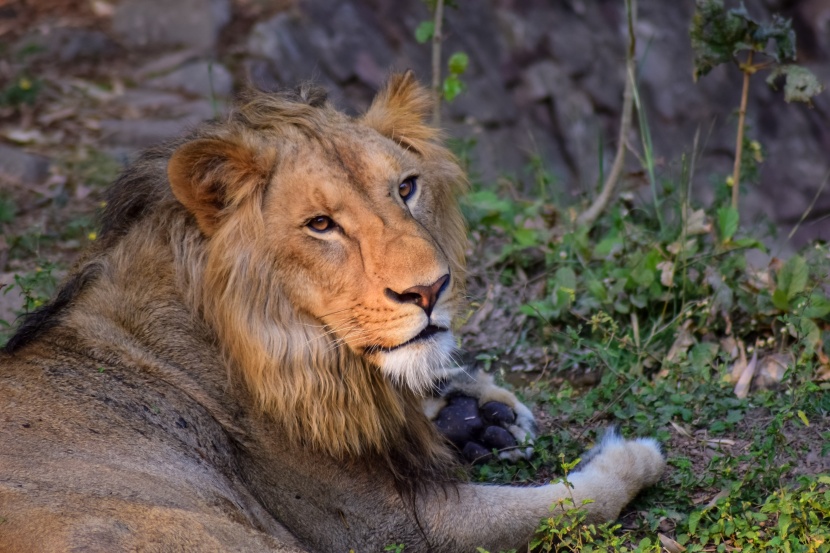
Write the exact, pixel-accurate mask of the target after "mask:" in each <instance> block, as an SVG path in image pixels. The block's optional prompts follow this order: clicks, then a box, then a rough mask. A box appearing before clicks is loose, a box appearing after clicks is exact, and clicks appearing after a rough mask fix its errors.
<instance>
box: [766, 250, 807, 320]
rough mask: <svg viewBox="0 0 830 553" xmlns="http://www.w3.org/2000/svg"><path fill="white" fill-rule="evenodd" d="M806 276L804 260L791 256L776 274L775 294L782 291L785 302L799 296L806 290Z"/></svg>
mask: <svg viewBox="0 0 830 553" xmlns="http://www.w3.org/2000/svg"><path fill="white" fill-rule="evenodd" d="M808 275H809V271H808V269H807V262H805V261H804V258H803V257H801V256H800V255H794V256H792V257H791V258H790V259H789V261H787V262H786V263H785V264H784V266H783V267H781V270H780V271H779V272H778V278H777V279H776V285H777V286H776V288H777V289H776V292H777V291H778V290H783V292H784V293H785V294H786V298H787V300H791V299H793V297H795V295H796V294H800V293H801V292H803V291H804V288H806V286H807V277H808ZM773 301H775V300H774V299H773ZM776 307H777V306H776Z"/></svg>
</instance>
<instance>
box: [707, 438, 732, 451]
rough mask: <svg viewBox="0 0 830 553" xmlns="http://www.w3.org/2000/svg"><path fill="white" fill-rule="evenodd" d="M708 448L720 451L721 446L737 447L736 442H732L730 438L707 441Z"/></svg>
mask: <svg viewBox="0 0 830 553" xmlns="http://www.w3.org/2000/svg"><path fill="white" fill-rule="evenodd" d="M706 445H707V447H709V448H711V449H718V448H720V447H721V446H724V445H728V446H733V445H735V440H730V439H728V438H712V439H710V440H706Z"/></svg>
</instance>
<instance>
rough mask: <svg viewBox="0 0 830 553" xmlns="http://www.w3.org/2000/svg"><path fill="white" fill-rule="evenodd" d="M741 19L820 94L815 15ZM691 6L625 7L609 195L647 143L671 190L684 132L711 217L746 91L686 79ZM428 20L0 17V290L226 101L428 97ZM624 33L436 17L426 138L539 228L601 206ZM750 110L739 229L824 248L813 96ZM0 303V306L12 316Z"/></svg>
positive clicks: (66, 255) (284, 15)
mask: <svg viewBox="0 0 830 553" xmlns="http://www.w3.org/2000/svg"><path fill="white" fill-rule="evenodd" d="M433 4H434V2H433ZM454 4H455V5H454ZM746 5H747V8H748V10H749V11H750V13H751V14H752V15H753V16H755V17H757V18H759V19H762V20H768V19H769V18H770V14H771V13H773V12H777V13H781V14H782V15H784V16H785V17H787V18H791V19H792V22H793V28H794V29H795V31H796V33H797V36H798V41H797V51H798V57H799V62H800V63H802V64H804V65H806V66H807V67H809V68H810V69H811V70H812V71H813V72H814V73H815V74H816V75H817V76H818V78H819V80H820V81H821V82H823V83H826V82H828V81H830V0H763V1H762V0H750V1H749V2H747V3H746ZM694 8H695V4H694V2H693V1H691V0H684V1H678V2H665V1H662V0H641V1H640V2H639V8H638V14H637V23H636V28H635V34H636V37H637V42H636V51H637V61H638V78H639V86H638V90H639V94H640V101H641V105H642V107H643V109H642V110H641V111H642V115H643V116H644V117H645V119H638V118H637V117H635V119H634V125H633V127H632V130H631V133H630V136H629V142H630V146H631V148H630V149H631V151H632V152H633V153H632V154H629V155H628V157H627V162H626V169H625V171H624V173H623V177H622V179H621V184H620V186H619V191H620V192H621V193H622V194H623V195H624V197H625V198H626V201H630V202H633V203H634V204H635V205H636V202H637V201H638V198H648V197H650V194H651V192H650V183H649V178H648V175H647V174H646V171H645V170H644V166H643V163H642V159H638V155H639V156H640V158H642V155H643V154H642V153H640V154H637V153H636V152H637V151H641V152H642V150H643V147H642V143H641V141H640V135H641V133H639V130H638V127H639V126H643V125H647V126H648V129H649V132H650V134H651V138H652V142H653V152H652V154H653V162H654V170H655V175H656V179H657V180H658V182H663V183H676V182H678V181H681V180H683V178H684V177H683V174H684V171H685V172H688V169H689V160H690V159H691V158H692V153H693V150H694V148H695V136H696V135H697V136H698V139H697V146H696V148H697V149H696V150H694V152H695V155H694V159H695V160H696V161H695V163H694V164H692V165H693V167H694V176H693V179H692V187H691V188H692V190H691V194H692V197H693V198H695V201H696V202H699V205H703V206H706V205H711V204H712V202H716V203H717V202H720V201H721V200H719V199H718V198H720V199H723V198H724V197H726V196H727V195H728V187H727V186H726V184H725V182H726V179H727V177H728V176H729V175H730V174H731V172H732V163H733V156H734V151H735V129H736V126H737V116H736V113H737V107H738V105H739V103H740V96H741V81H742V76H741V73H740V71H739V70H738V68H737V67H736V66H735V65H722V66H719V67H717V68H715V69H714V70H713V71H712V72H711V73H710V74H708V75H706V76H704V77H702V78H701V79H700V80H699V81H698V82H697V83H695V82H694V81H693V78H692V74H693V69H692V68H693V63H692V61H693V53H692V49H691V45H690V40H689V27H690V24H691V20H692V14H693V12H694ZM431 20H432V12H431V7H430V5H429V4H428V3H427V2H424V1H419V0H411V1H408V2H401V1H399V0H176V1H171V0H0V45H1V48H2V50H0V53H1V54H2V55H0V230H2V234H3V236H0V274H3V275H5V277H8V278H5V280H6V281H9V282H10V281H11V280H10V279H11V275H12V274H13V273H17V272H19V271H20V270H23V269H25V270H32V269H33V268H35V267H34V266H30V265H33V263H35V261H34V260H38V259H47V258H48V259H50V260H55V261H56V262H57V263H58V264H60V263H61V262H67V261H68V260H69V259H71V258H72V257H73V256H74V255H75V252H76V251H77V250H78V249H79V247H80V246H82V245H83V244H84V243H86V242H88V241H89V240H91V239H94V236H95V210H96V209H98V208H99V207H100V202H101V201H102V199H103V189H104V187H105V186H106V184H107V183H108V182H110V181H111V180H112V179H113V178H114V176H115V175H116V174H117V173H118V171H119V170H120V168H121V167H123V165H124V164H125V163H127V162H128V161H129V160H130V159H131V158H133V157H134V156H135V155H136V153H137V152H138V151H140V150H141V149H142V148H144V147H146V146H149V145H151V144H154V143H157V142H159V141H161V140H164V139H167V138H170V137H173V136H176V135H178V134H180V133H182V132H183V131H184V130H185V129H186V128H187V127H188V126H192V125H194V124H196V123H198V122H199V121H201V120H204V119H209V118H212V117H216V116H218V115H219V114H221V112H222V110H223V109H224V107H225V106H226V104H227V102H228V101H229V100H230V98H231V97H232V96H233V94H234V92H235V91H237V90H240V89H241V88H243V87H246V86H256V87H260V88H266V89H273V88H277V87H286V86H288V87H290V86H294V85H296V84H297V83H298V82H300V81H305V80H313V81H316V82H318V83H320V84H322V85H324V86H326V87H327V88H328V89H329V90H330V97H331V98H332V100H333V101H334V102H335V103H336V104H337V105H338V106H340V107H342V108H344V109H346V110H348V111H350V112H354V113H359V112H360V111H361V110H363V109H365V108H366V106H367V105H368V103H369V101H370V100H371V98H372V96H373V94H374V91H375V90H376V89H377V88H378V87H379V86H380V85H381V83H382V82H383V81H384V79H385V77H386V75H387V74H388V73H389V72H390V71H391V70H404V69H413V70H414V71H415V72H416V74H417V75H418V76H419V78H420V79H421V80H422V81H423V82H424V83H425V84H429V82H430V80H431V78H432V69H431V55H432V49H431V45H430V43H429V41H427V42H426V43H422V42H419V41H418V40H417V39H416V35H418V32H419V31H418V30H419V28H420V27H422V26H423V24H424V22H428V21H431ZM626 21H627V20H626V12H625V4H624V2H623V1H622V0H595V1H585V0H563V1H557V2H551V1H547V0H477V1H475V2H465V1H462V0H457V2H455V3H453V2H449V3H448V5H447V7H446V9H445V18H444V28H443V32H442V35H443V43H442V57H443V60H442V66H443V67H444V71H445V72H446V61H447V60H448V59H450V57H451V56H452V55H453V54H454V53H455V52H463V53H464V54H466V56H467V66H466V69H465V71H464V73H463V74H462V75H461V77H460V79H461V81H462V83H463V85H462V86H463V91H462V92H461V93H460V94H459V95H458V97H457V98H456V99H454V100H453V101H452V102H445V103H444V104H443V106H442V111H443V119H442V125H443V126H444V127H445V128H446V129H447V133H448V136H449V137H450V138H451V141H452V144H453V147H454V148H455V149H456V150H457V151H458V153H459V155H461V157H462V158H463V160H464V161H465V163H468V169H469V172H470V174H471V177H472V180H473V183H474V185H475V186H476V187H478V188H487V189H491V190H494V191H495V192H496V193H497V194H499V195H500V196H502V197H508V198H513V199H515V198H517V197H530V198H532V197H533V196H534V195H538V194H539V188H538V186H539V182H540V180H541V181H542V182H543V184H544V186H545V191H544V193H545V194H549V195H550V197H549V198H546V201H549V204H550V205H549V206H547V207H546V211H545V216H546V217H547V218H548V220H551V219H558V220H563V219H567V218H568V217H569V216H570V217H572V213H573V212H575V211H578V210H581V209H582V207H584V206H585V205H586V204H587V202H588V201H590V199H591V198H593V197H594V196H595V195H596V192H597V190H598V189H599V187H600V185H601V181H602V178H603V177H604V176H605V173H607V171H608V170H609V167H610V166H611V163H612V160H613V157H614V153H615V149H616V143H617V138H618V133H619V126H620V111H621V106H622V97H623V88H624V83H625V57H626V48H627V45H628V32H627V26H626ZM421 38H423V37H421ZM749 98H750V99H749V106H748V116H747V138H748V140H751V141H755V142H756V150H755V151H753V152H752V157H754V160H755V163H754V165H755V166H756V167H757V169H758V170H757V171H754V172H753V173H754V174H752V175H750V176H749V178H746V179H745V183H744V186H745V187H746V193H744V194H743V196H742V199H741V203H740V209H741V224H742V225H743V226H744V228H747V225H749V227H748V228H752V229H755V230H753V231H752V232H753V235H754V236H756V237H762V238H763V239H764V240H766V241H767V243H769V244H774V251H773V252H772V253H773V255H786V252H787V251H791V250H793V249H795V248H797V247H800V246H801V245H803V244H805V243H807V242H808V241H810V240H812V239H814V238H827V237H828V236H830V220H828V219H827V216H828V214H830V193H826V192H825V191H824V190H823V188H822V186H823V183H825V182H826V180H827V175H828V169H830V161H829V160H830V156H828V153H830V125H828V118H830V97H828V94H827V93H824V94H820V95H818V96H817V97H816V98H815V99H814V101H813V103H812V105H811V106H809V105H805V104H795V103H794V104H788V103H786V102H785V101H784V99H783V95H782V94H781V92H780V91H778V92H776V91H773V90H772V89H770V88H769V87H768V86H767V85H766V84H765V82H764V78H763V77H761V78H757V79H753V81H752V84H751V90H750V95H749ZM666 186H667V189H666V193H667V195H668V196H669V198H671V196H672V195H673V194H675V193H677V190H676V188H675V189H674V190H671V187H672V185H670V184H666ZM642 201H647V200H642ZM717 205H719V204H717ZM569 209H571V210H572V211H570V212H569V211H568V210H569ZM805 214H806V216H805ZM802 218H803V221H801V223H800V224H798V223H799V221H800V220H801V219H802ZM753 225H754V226H753ZM795 226H797V229H796V232H795V233H794V235H793V236H792V238H791V239H789V240H787V239H786V238H787V235H788V233H789V232H790V230H791V229H792V228H793V227H795ZM771 231H772V233H770V232H771ZM775 231H777V234H776V232H775ZM764 262H766V261H764ZM17 288H18V290H20V287H19V286H18V287H17ZM11 296H12V297H11V298H5V299H2V301H3V302H5V303H11V304H15V305H16V304H17V302H19V301H20V298H19V297H16V294H14V293H13V294H11ZM0 310H2V309H0ZM2 318H3V317H0V319H2Z"/></svg>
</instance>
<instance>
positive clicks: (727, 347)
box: [720, 336, 738, 380]
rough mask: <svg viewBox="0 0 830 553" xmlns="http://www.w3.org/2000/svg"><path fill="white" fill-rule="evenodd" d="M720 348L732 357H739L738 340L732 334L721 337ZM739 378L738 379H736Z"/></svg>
mask: <svg viewBox="0 0 830 553" xmlns="http://www.w3.org/2000/svg"><path fill="white" fill-rule="evenodd" d="M720 349H721V350H723V352H724V353H725V354H726V355H728V356H729V358H730V359H735V358H736V357H738V342H737V341H735V338H733V337H732V336H727V337H726V338H723V339H721V341H720ZM736 380H737V379H736Z"/></svg>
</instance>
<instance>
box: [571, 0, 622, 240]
mask: <svg viewBox="0 0 830 553" xmlns="http://www.w3.org/2000/svg"><path fill="white" fill-rule="evenodd" d="M626 4H628V10H627V12H628V52H627V54H626V57H625V68H626V72H625V73H626V75H625V89H624V90H623V105H622V115H621V117H620V136H619V139H618V140H617V153H616V155H615V156H614V163H613V164H612V165H611V171H610V172H609V173H608V177H606V179H605V183H604V184H603V186H602V191H600V193H599V195H598V196H597V197H596V198H595V199H594V202H593V203H592V204H591V206H590V207H589V208H588V209H586V210H585V211H583V212H582V213H581V214H580V215H579V217H577V219H576V224H577V225H578V226H589V227H590V226H592V225H593V224H594V221H596V220H597V217H599V216H600V214H602V212H603V211H604V210H605V208H606V207H607V206H608V202H609V201H611V196H612V194H613V193H614V188H615V187H616V186H617V182H618V181H619V179H620V175H621V174H622V170H623V166H624V165H625V152H626V136H628V133H629V131H630V130H631V114H632V111H633V109H632V108H633V105H634V79H635V75H636V73H635V58H634V56H635V52H634V49H635V47H636V45H637V41H636V37H635V36H634V17H635V14H634V11H635V10H636V9H637V6H636V4H637V2H636V0H627V1H626Z"/></svg>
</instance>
